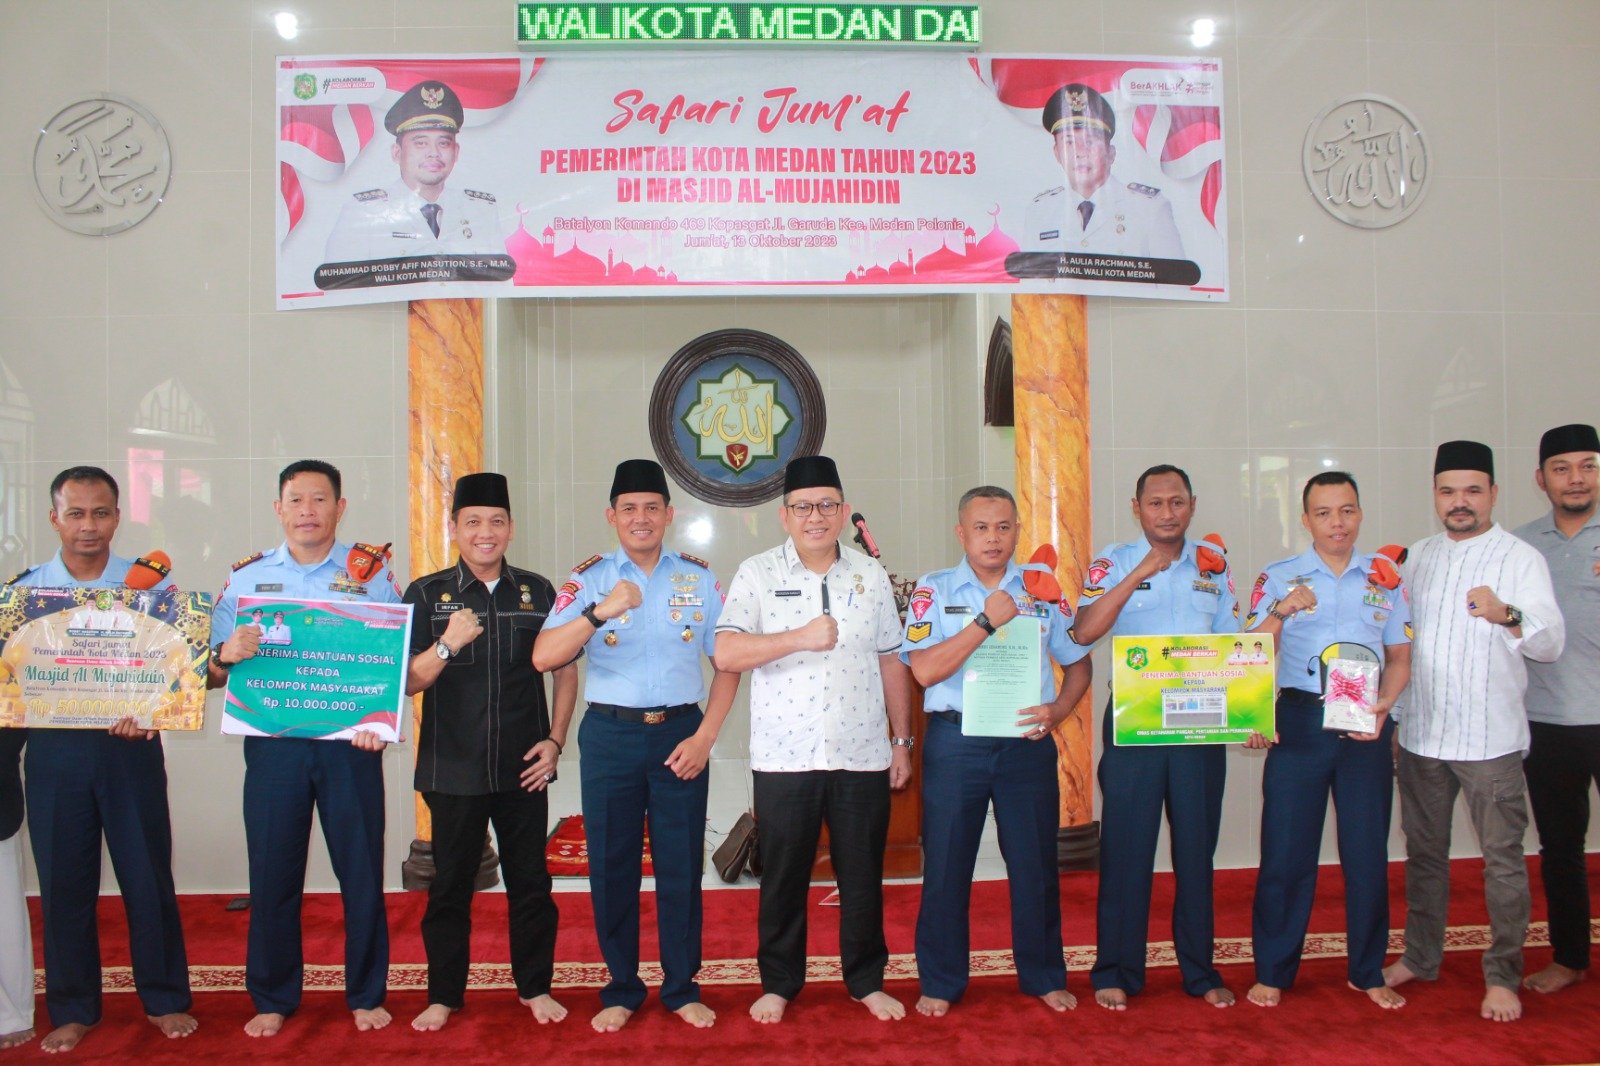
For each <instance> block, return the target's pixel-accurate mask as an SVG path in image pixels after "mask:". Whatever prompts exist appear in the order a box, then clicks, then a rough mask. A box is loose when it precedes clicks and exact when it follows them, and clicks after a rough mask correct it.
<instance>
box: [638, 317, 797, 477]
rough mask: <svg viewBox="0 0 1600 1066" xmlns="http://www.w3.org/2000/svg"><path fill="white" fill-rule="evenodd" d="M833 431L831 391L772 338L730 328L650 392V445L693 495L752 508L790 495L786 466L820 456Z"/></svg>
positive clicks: (670, 363)
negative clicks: (825, 392) (827, 400)
mask: <svg viewBox="0 0 1600 1066" xmlns="http://www.w3.org/2000/svg"><path fill="white" fill-rule="evenodd" d="M826 429H827V408H826V406H825V405H824V403H823V400H822V385H821V383H820V382H818V381H817V375H816V374H815V372H813V371H812V369H811V365H810V364H809V363H807V362H806V360H805V357H804V356H802V355H801V354H800V353H799V352H798V351H796V350H795V349H794V348H792V347H791V346H789V345H788V344H786V343H785V342H783V341H781V340H779V339H778V338H777V337H774V336H772V335H771V334H769V333H762V332H760V331H758V330H753V329H722V330H717V331H716V332H714V333H706V334H703V335H701V336H699V337H696V338H695V339H694V340H692V341H690V342H689V343H688V344H685V345H684V346H683V347H682V348H679V349H678V351H677V352H676V353H675V354H674V355H673V356H672V358H671V359H669V360H667V365H666V366H665V367H663V368H662V370H661V374H660V376H659V377H657V378H656V384H655V388H654V390H653V391H652V392H651V394H650V443H651V444H652V445H653V446H654V447H655V452H656V456H657V458H659V459H660V460H661V465H662V466H664V467H666V468H667V472H668V473H669V474H671V475H672V478H673V480H674V481H676V482H677V483H678V484H679V485H681V486H683V487H684V488H685V489H687V490H688V492H689V494H690V495H691V496H694V497H695V498H696V499H701V500H704V501H706V502H707V503H714V504H721V505H725V506H731V507H753V506H754V505H756V504H758V503H764V502H765V501H767V500H770V499H773V498H774V497H776V496H777V495H778V494H779V493H781V492H782V491H783V468H784V467H785V466H786V465H787V464H788V462H789V460H791V459H793V458H795V457H796V456H798V455H816V454H817V453H818V452H819V451H820V450H821V448H822V437H823V433H824V432H825V431H826Z"/></svg>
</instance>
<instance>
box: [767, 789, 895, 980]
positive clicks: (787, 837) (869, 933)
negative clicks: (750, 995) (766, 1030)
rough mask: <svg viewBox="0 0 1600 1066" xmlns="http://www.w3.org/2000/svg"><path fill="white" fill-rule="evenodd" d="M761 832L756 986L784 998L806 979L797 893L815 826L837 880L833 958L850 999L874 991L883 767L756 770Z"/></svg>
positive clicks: (879, 955)
mask: <svg viewBox="0 0 1600 1066" xmlns="http://www.w3.org/2000/svg"><path fill="white" fill-rule="evenodd" d="M754 777H755V807H756V824H757V825H758V826H759V827H760V831H761V865H762V871H761V911H760V918H759V920H758V923H757V927H758V930H759V934H760V940H761V943H760V946H759V948H758V949H757V952H756V963H757V965H758V966H759V967H760V970H761V988H762V991H764V992H771V993H774V994H775V995H779V996H782V997H783V998H784V999H793V998H794V997H795V996H796V995H798V994H799V993H800V989H801V987H802V986H803V985H804V984H805V982H806V895H807V892H808V890H809V889H810V887H811V867H812V863H813V861H814V860H815V858H816V854H817V840H818V838H819V837H820V836H821V834H822V825H823V823H824V822H826V823H827V826H828V841H829V844H828V846H829V851H830V854H831V857H832V860H833V869H834V873H835V874H836V875H837V877H838V881H839V954H840V956H841V962H842V963H843V969H844V985H845V988H847V989H848V990H849V992H850V994H851V995H852V996H854V997H855V998H857V999H860V998H862V997H863V996H868V995H871V994H872V993H873V992H878V991H881V990H882V989H883V971H884V968H885V967H886V966H887V965H888V964H889V947H888V945H887V944H886V943H884V939H883V848H884V844H885V843H886V842H887V840H888V838H889V771H887V770H873V771H856V770H807V771H803V772H798V773H771V772H764V771H757V772H756V773H755V774H754Z"/></svg>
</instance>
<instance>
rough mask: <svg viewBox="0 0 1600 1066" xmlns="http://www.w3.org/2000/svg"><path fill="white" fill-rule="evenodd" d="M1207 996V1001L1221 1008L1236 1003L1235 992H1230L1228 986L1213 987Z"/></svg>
mask: <svg viewBox="0 0 1600 1066" xmlns="http://www.w3.org/2000/svg"><path fill="white" fill-rule="evenodd" d="M1205 998H1206V1002H1207V1003H1209V1004H1211V1005H1212V1006H1213V1007H1217V1008H1219V1009H1220V1008H1222V1007H1231V1006H1233V1003H1234V999H1233V993H1232V992H1229V991H1228V990H1227V989H1226V988H1220V987H1219V988H1213V989H1212V990H1211V991H1209V992H1207V993H1206V997H1205Z"/></svg>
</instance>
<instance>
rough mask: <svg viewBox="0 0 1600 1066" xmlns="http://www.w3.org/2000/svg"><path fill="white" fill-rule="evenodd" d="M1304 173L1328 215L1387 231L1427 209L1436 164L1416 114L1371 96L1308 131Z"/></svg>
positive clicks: (1337, 107)
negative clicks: (1425, 198)
mask: <svg viewBox="0 0 1600 1066" xmlns="http://www.w3.org/2000/svg"><path fill="white" fill-rule="evenodd" d="M1301 168H1302V169H1303V170H1304V172H1305V176H1306V184H1307V185H1309V186H1310V187H1311V193H1312V195H1313V196H1315V197H1316V198H1317V203H1319V204H1321V205H1322V206H1323V209H1324V210H1326V211H1327V212H1328V214H1330V215H1332V216H1333V217H1334V218H1336V219H1338V220H1339V221H1340V222H1343V223H1345V224H1346V225H1350V226H1359V227H1360V228H1362V229H1384V228H1385V227H1388V226H1393V225H1395V224H1396V223H1398V222H1400V221H1402V220H1403V219H1405V218H1406V217H1407V216H1409V215H1410V214H1411V213H1412V212H1413V211H1415V210H1416V209H1417V208H1418V207H1419V206H1421V204H1422V197H1423V194H1424V193H1426V192H1427V191H1428V181H1429V178H1430V177H1431V172H1432V160H1431V159H1430V158H1429V156H1428V146H1427V142H1426V140H1425V139H1424V138H1423V136H1422V127H1421V126H1419V125H1418V124H1417V121H1416V119H1414V118H1412V116H1411V113H1410V112H1409V111H1407V110H1406V109H1405V108H1404V107H1402V106H1400V105H1399V104H1397V103H1395V102H1394V101H1393V100H1390V99H1388V98H1387V97H1382V96H1374V95H1372V94H1370V93H1368V94H1362V95H1359V96H1350V97H1346V98H1345V99H1343V100H1340V101H1339V102H1338V103H1336V104H1333V105H1331V106H1330V107H1328V108H1327V109H1325V110H1324V111H1323V112H1322V114H1320V115H1318V116H1317V117H1316V120H1315V121H1313V122H1312V123H1311V128H1310V129H1308V130H1306V140H1305V146H1304V148H1303V149H1302V151H1301Z"/></svg>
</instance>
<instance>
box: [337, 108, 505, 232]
mask: <svg viewBox="0 0 1600 1066" xmlns="http://www.w3.org/2000/svg"><path fill="white" fill-rule="evenodd" d="M461 123H462V108H461V98H460V97H459V96H457V95H456V93H455V90H454V89H451V88H450V86H448V85H446V84H445V83H444V82H442V81H424V82H419V83H417V84H416V85H414V86H412V87H411V88H410V89H409V90H407V91H406V93H405V95H403V96H401V97H400V99H399V100H397V101H395V104H394V106H393V107H391V108H390V109H389V113H388V115H387V116H385V118H384V120H383V125H384V128H385V129H387V130H388V131H389V132H390V133H392V134H394V144H392V145H390V147H389V155H390V157H391V158H393V159H394V161H395V165H396V166H398V167H399V168H400V180H399V181H398V182H396V183H395V184H393V185H389V186H387V187H385V188H381V189H365V190H363V191H361V192H358V193H355V194H354V195H353V196H352V198H351V199H350V201H349V202H347V203H346V204H345V206H344V210H343V211H342V212H340V214H339V220H338V222H336V223H334V227H333V233H332V234H331V235H329V237H328V250H327V253H326V255H325V259H326V260H327V262H330V263H344V262H354V261H362V260H374V259H394V258H399V257H406V258H410V257H414V256H428V255H473V254H477V255H504V254H505V250H506V247H505V230H504V228H503V227H502V226H501V224H500V219H499V211H498V208H497V207H496V205H495V199H494V197H493V196H491V195H490V194H489V193H486V192H480V191H479V190H477V189H461V190H459V191H458V190H455V189H449V188H446V182H447V181H448V180H449V178H450V174H451V172H452V171H453V170H455V166H456V160H457V159H459V158H460V156H461V147H460V145H459V144H457V143H456V134H457V133H458V132H459V131H460V129H461Z"/></svg>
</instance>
